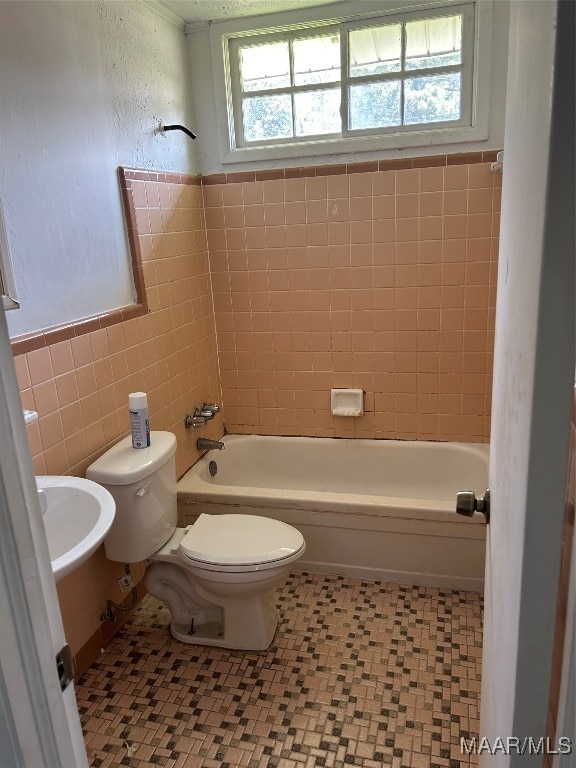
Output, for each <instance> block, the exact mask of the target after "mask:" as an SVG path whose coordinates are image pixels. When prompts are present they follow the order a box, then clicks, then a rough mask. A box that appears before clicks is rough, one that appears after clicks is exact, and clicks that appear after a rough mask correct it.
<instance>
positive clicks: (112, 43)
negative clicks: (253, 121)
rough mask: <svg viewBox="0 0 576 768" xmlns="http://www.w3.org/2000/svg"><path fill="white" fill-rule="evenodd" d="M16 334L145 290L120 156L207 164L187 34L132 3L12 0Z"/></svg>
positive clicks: (1, 56) (5, 26) (3, 124)
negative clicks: (194, 105)
mask: <svg viewBox="0 0 576 768" xmlns="http://www.w3.org/2000/svg"><path fill="white" fill-rule="evenodd" d="M0 103H1V104H2V110H1V112H0V156H1V157H2V166H1V171H0V197H1V199H2V202H3V205H4V215H5V219H6V227H7V231H8V240H9V247H10V251H11V255H12V259H13V262H14V271H15V274H16V287H17V291H18V298H19V300H20V302H21V309H20V310H14V311H12V312H9V313H8V315H7V317H8V324H9V328H10V334H11V336H17V335H20V334H24V333H29V332H32V331H35V330H39V329H41V328H46V327H50V326H53V325H58V324H62V323H66V322H70V321H73V320H78V319H81V318H83V317H88V316H91V315H94V314H97V313H99V312H102V311H106V310H109V309H114V308H117V307H120V306H123V305H126V304H130V303H132V302H133V300H134V290H133V286H132V278H131V271H130V266H129V255H128V247H127V241H126V236H125V228H124V220H123V214H122V209H121V200H120V194H119V188H118V180H117V171H116V168H117V166H118V165H128V166H132V167H142V168H157V169H159V170H170V171H181V172H195V171H197V168H198V163H197V159H196V155H195V148H194V143H193V142H192V141H191V140H190V139H189V138H187V137H186V136H184V134H181V133H170V134H166V135H159V134H158V133H157V132H156V130H155V129H156V127H157V125H158V123H159V121H160V120H161V119H162V120H164V122H166V123H169V122H178V123H184V124H186V123H193V118H192V114H191V99H190V89H189V87H188V82H187V67H186V46H185V38H184V33H183V30H181V29H178V28H177V27H175V26H173V25H172V24H170V22H168V21H167V20H165V19H163V18H161V17H160V16H158V15H157V14H155V13H154V12H153V11H152V10H151V9H150V8H147V7H146V6H143V5H141V4H139V3H131V2H113V3H110V2H106V3H95V2H62V1H61V0H47V1H46V2H24V3H17V2H0Z"/></svg>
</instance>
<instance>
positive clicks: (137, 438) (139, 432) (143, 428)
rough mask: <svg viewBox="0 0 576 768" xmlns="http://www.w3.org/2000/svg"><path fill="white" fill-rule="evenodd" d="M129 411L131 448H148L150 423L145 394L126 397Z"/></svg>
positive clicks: (132, 394) (137, 393) (133, 393)
mask: <svg viewBox="0 0 576 768" xmlns="http://www.w3.org/2000/svg"><path fill="white" fill-rule="evenodd" d="M128 407H129V409H130V430H131V432H132V448H148V446H149V445H150V421H149V419H148V397H147V396H146V393H145V392H132V393H131V394H129V395H128Z"/></svg>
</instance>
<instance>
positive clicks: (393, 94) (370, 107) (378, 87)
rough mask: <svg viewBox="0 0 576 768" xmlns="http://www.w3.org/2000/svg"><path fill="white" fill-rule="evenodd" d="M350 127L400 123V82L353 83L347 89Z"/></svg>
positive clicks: (382, 125) (353, 128)
mask: <svg viewBox="0 0 576 768" xmlns="http://www.w3.org/2000/svg"><path fill="white" fill-rule="evenodd" d="M349 106H350V128H351V129H352V130H355V129H360V128H378V127H382V128H384V127H387V126H390V125H400V123H401V118H400V82H399V81H398V80H386V82H383V83H366V84H364V85H353V86H351V88H350V91H349Z"/></svg>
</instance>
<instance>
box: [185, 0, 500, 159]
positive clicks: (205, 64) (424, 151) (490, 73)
mask: <svg viewBox="0 0 576 768" xmlns="http://www.w3.org/2000/svg"><path fill="white" fill-rule="evenodd" d="M451 1H452V0H448V2H451ZM477 1H478V2H479V3H480V4H484V8H485V10H487V11H488V15H490V16H491V22H490V29H488V34H489V35H490V34H491V38H492V40H491V50H492V55H491V57H490V60H489V61H487V62H484V65H483V66H484V67H485V69H486V71H487V78H486V80H487V81H488V83H486V82H484V86H486V84H487V85H488V89H489V94H488V101H489V125H488V137H487V140H482V141H469V142H466V143H458V144H442V145H437V146H434V147H430V146H426V145H423V146H421V147H412V148H410V149H407V150H398V149H381V150H376V151H363V152H354V153H353V152H347V153H340V154H338V153H334V154H328V155H320V153H317V154H310V153H308V154H307V156H302V155H301V156H298V154H297V153H296V154H295V155H294V157H291V158H290V157H282V158H281V159H280V158H276V159H270V160H259V161H257V162H255V161H245V162H233V161H227V162H225V163H223V162H222V159H223V157H224V156H225V154H224V149H223V145H224V144H225V139H226V138H227V134H228V128H227V124H226V122H225V120H223V119H222V118H221V119H220V120H218V114H219V112H220V113H222V111H223V106H222V103H223V101H224V96H223V91H222V78H221V77H220V74H219V72H218V69H217V67H215V66H214V62H213V59H212V56H213V53H214V51H216V48H218V47H219V41H218V35H219V33H220V34H221V33H224V32H226V33H231V32H233V31H238V30H241V29H246V28H247V25H249V27H248V28H252V29H267V28H271V27H275V26H282V25H284V24H295V23H299V22H300V23H302V22H305V21H306V22H310V21H313V20H316V19H330V18H341V17H343V16H346V15H347V14H349V13H364V14H371V13H379V12H381V11H382V10H386V9H394V8H398V7H399V6H402V5H410V4H414V3H413V0H360V1H359V2H354V1H353V0H350V2H345V3H338V4H336V5H334V6H329V5H328V6H323V7H320V8H311V9H302V10H300V11H292V12H286V13H275V14H271V15H268V16H255V17H251V18H250V19H241V20H238V21H236V22H231V21H224V22H221V23H217V22H214V23H211V24H210V25H209V26H208V25H204V28H202V26H200V25H199V26H198V28H197V29H194V28H193V27H191V26H189V27H188V32H187V38H188V49H189V58H190V71H191V76H192V88H193V96H194V103H195V104H197V105H201V109H197V115H196V117H197V128H198V132H199V133H200V134H202V136H203V140H202V141H201V142H199V143H198V151H199V162H200V170H201V172H202V174H211V173H235V172H242V171H250V170H254V169H264V168H279V167H291V166H297V167H300V166H307V165H318V164H321V163H327V164H330V165H332V164H339V163H354V162H364V161H367V160H372V159H386V158H399V157H406V156H408V157H414V156H418V155H420V156H422V155H432V154H447V153H451V152H478V151H482V150H490V149H502V146H503V143H504V112H505V102H506V68H507V51H508V20H509V12H510V8H509V2H508V0H495V2H492V0H477ZM303 5H305V3H303ZM211 37H212V46H213V48H214V51H213V50H212V48H211ZM220 53H221V52H220V50H217V51H216V53H215V55H216V56H218V57H219V56H220ZM215 126H216V127H217V130H215ZM311 151H312V150H311Z"/></svg>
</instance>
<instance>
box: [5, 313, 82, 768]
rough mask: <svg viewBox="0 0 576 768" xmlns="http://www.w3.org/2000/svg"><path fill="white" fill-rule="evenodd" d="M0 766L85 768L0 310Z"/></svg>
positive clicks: (6, 332) (31, 470)
mask: <svg viewBox="0 0 576 768" xmlns="http://www.w3.org/2000/svg"><path fill="white" fill-rule="evenodd" d="M0 531H1V532H2V534H1V535H0V762H1V764H2V768H22V766H28V767H29V768H84V767H85V766H87V765H88V761H87V758H86V750H85V748H84V741H83V738H82V730H81V727H80V720H79V717H78V710H77V706H76V697H75V694H74V685H73V684H70V685H68V687H67V688H66V689H65V690H64V692H62V691H61V688H60V681H59V676H58V673H57V670H56V654H57V653H58V652H59V651H60V649H61V648H62V647H63V646H64V644H65V642H66V641H65V639H64V629H63V626H62V620H61V616H60V608H59V604H58V597H57V593H56V584H55V582H54V577H53V575H52V570H51V567H50V558H49V555H48V546H47V543H46V536H45V535H44V530H43V528H42V518H41V513H40V507H39V503H38V494H37V492H36V484H35V481H34V472H33V469H32V463H31V459H30V453H29V451H28V445H27V440H26V434H25V427H24V420H23V417H22V409H21V405H20V396H19V393H18V388H17V384H16V376H15V372H14V365H13V360H12V351H11V348H10V342H9V339H8V331H7V328H6V319H5V317H4V309H3V308H2V306H1V305H0Z"/></svg>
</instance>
